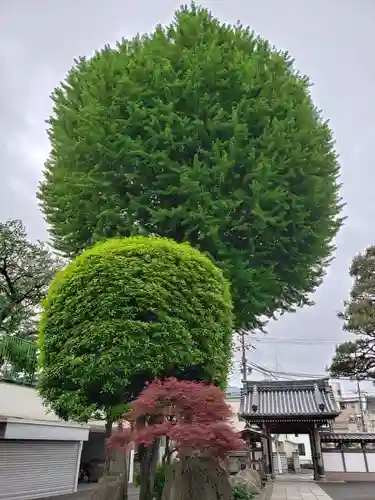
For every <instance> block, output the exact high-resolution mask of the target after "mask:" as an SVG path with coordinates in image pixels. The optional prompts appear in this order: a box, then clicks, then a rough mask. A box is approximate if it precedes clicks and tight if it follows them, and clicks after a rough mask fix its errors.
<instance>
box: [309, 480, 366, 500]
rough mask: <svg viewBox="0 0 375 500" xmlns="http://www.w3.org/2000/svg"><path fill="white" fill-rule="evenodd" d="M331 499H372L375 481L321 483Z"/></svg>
mask: <svg viewBox="0 0 375 500" xmlns="http://www.w3.org/2000/svg"><path fill="white" fill-rule="evenodd" d="M319 486H320V487H321V488H322V490H324V491H325V492H326V493H327V495H329V496H330V497H331V498H332V500H374V499H375V483H322V484H319Z"/></svg>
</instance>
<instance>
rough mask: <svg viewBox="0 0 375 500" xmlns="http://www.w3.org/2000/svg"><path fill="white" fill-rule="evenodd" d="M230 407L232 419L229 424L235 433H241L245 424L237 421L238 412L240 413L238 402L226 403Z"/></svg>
mask: <svg viewBox="0 0 375 500" xmlns="http://www.w3.org/2000/svg"><path fill="white" fill-rule="evenodd" d="M227 403H228V404H229V405H230V406H231V408H232V412H233V417H232V418H231V423H232V425H233V427H234V428H235V429H236V430H237V431H242V430H243V429H244V428H245V424H246V422H240V421H239V419H238V412H239V411H240V401H239V400H238V401H227Z"/></svg>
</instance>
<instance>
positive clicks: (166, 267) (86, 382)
mask: <svg viewBox="0 0 375 500" xmlns="http://www.w3.org/2000/svg"><path fill="white" fill-rule="evenodd" d="M43 307H44V310H43V315H42V320H41V324H40V330H39V347H40V350H41V356H40V363H41V367H42V369H43V375H42V377H41V380H40V383H39V390H40V392H41V394H42V396H43V397H45V398H46V400H47V401H48V402H49V403H51V404H52V407H53V408H54V410H55V411H57V413H58V414H59V415H60V416H61V417H62V418H78V419H81V420H85V419H87V418H91V416H92V415H93V411H94V410H100V409H107V408H108V407H112V406H115V405H118V404H120V403H122V402H123V401H124V402H126V400H127V399H132V397H134V395H136V393H137V391H139V390H140V389H142V388H143V386H144V383H145V381H146V380H149V379H152V378H154V377H156V376H170V375H173V376H179V377H187V378H189V379H197V380H207V381H213V382H215V383H217V384H219V385H222V386H224V385H225V383H226V378H227V372H228V363H229V358H230V353H231V339H232V326H233V323H232V302H231V296H230V291H229V287H228V283H227V281H226V280H225V279H224V277H223V274H222V272H221V271H220V270H219V269H218V268H217V267H216V266H215V265H214V264H213V263H212V262H211V261H210V259H209V258H208V257H206V256H204V255H203V254H202V253H200V252H199V251H198V250H195V249H193V248H191V247H190V246H189V245H188V244H178V243H176V242H174V241H172V240H169V239H166V238H156V237H155V238H153V237H151V238H147V237H133V238H122V239H120V238H119V239H111V240H108V241H105V242H102V243H98V244H96V245H95V246H94V247H92V248H91V249H89V250H86V251H85V252H83V253H82V254H81V255H80V256H79V257H77V258H76V259H75V260H74V261H73V262H72V263H71V264H70V265H69V266H68V267H67V268H66V269H64V270H63V271H61V272H60V273H58V275H57V277H56V279H55V281H54V282H53V284H52V285H51V287H50V290H49V293H48V296H47V298H46V300H45V301H44V304H43ZM126 391H127V392H126ZM124 393H125V395H124Z"/></svg>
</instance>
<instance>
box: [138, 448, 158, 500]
mask: <svg viewBox="0 0 375 500" xmlns="http://www.w3.org/2000/svg"><path fill="white" fill-rule="evenodd" d="M159 446H160V440H159V439H158V440H156V441H154V442H153V444H152V446H151V448H146V447H145V446H144V445H140V447H139V456H140V462H141V463H140V476H141V477H140V479H141V484H140V492H139V500H152V494H153V490H154V483H155V474H156V467H157V465H158V458H159Z"/></svg>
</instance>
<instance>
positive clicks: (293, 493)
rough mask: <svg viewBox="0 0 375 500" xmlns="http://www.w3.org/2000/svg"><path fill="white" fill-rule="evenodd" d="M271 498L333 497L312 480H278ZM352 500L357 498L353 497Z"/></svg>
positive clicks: (315, 499)
mask: <svg viewBox="0 0 375 500" xmlns="http://www.w3.org/2000/svg"><path fill="white" fill-rule="evenodd" d="M271 500H332V498H331V497H330V496H328V495H327V493H325V492H324V491H323V490H322V489H321V488H320V486H318V485H317V484H316V483H314V482H312V481H311V482H310V481H291V482H288V481H285V480H282V481H277V480H276V481H275V484H274V486H273V493H272V497H271ZM340 500H341V499H340ZM350 500H357V498H355V499H354V497H353V498H350Z"/></svg>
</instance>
